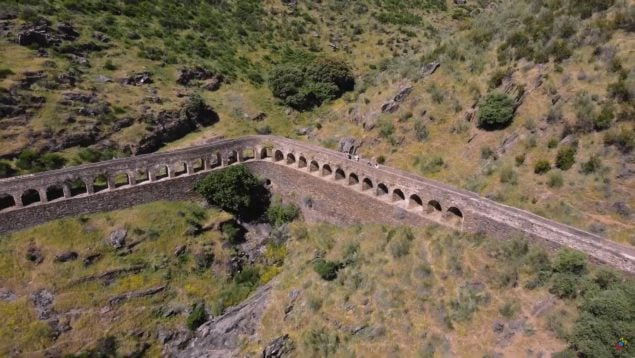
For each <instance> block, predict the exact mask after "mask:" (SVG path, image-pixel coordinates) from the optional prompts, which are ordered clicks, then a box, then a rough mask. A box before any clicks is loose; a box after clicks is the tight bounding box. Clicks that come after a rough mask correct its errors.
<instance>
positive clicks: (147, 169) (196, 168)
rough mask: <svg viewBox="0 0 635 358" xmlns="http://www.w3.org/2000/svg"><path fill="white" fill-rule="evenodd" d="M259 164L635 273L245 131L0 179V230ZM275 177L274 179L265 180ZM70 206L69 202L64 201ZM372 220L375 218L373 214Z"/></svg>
mask: <svg viewBox="0 0 635 358" xmlns="http://www.w3.org/2000/svg"><path fill="white" fill-rule="evenodd" d="M248 161H262V162H266V163H272V164H274V165H282V166H284V167H286V168H289V169H290V170H298V171H304V172H306V173H308V174H311V175H313V176H314V177H316V178H320V179H323V180H327V181H329V182H331V184H333V185H343V186H345V187H348V188H350V189H351V190H355V191H358V192H361V193H364V194H368V197H369V199H371V198H372V199H371V200H381V201H382V202H384V203H385V204H386V205H393V206H395V207H396V208H399V209H401V210H404V211H407V212H410V213H415V214H417V215H420V216H421V218H422V223H431V222H432V223H438V224H441V225H444V226H448V227H451V228H454V229H457V230H460V231H468V232H484V233H486V234H489V235H492V236H495V237H499V238H506V237H508V236H510V235H513V234H521V235H525V236H528V237H533V238H539V239H543V240H546V241H547V242H549V243H552V244H555V245H557V246H568V247H571V248H574V249H577V250H581V251H583V252H585V253H587V254H588V255H589V256H591V257H592V258H594V259H596V260H598V261H601V262H605V263H607V264H609V265H612V266H614V267H616V268H618V269H620V270H622V271H625V272H629V273H631V274H635V249H633V248H632V247H628V246H624V245H620V244H618V243H615V242H612V241H609V240H606V239H603V238H601V237H599V236H596V235H593V234H591V233H588V232H585V231H582V230H579V229H576V228H573V227H570V226H567V225H564V224H560V223H557V222H554V221H551V220H547V219H545V218H543V217H540V216H537V215H535V214H532V213H530V212H527V211H524V210H520V209H517V208H513V207H510V206H507V205H504V204H500V203H497V202H494V201H491V200H489V199H486V198H483V197H480V196H479V195H477V194H475V193H472V192H468V191H465V190H461V189H457V188H453V187H451V186H449V185H445V184H442V183H439V182H436V181H432V180H429V179H425V178H422V177H419V176H416V175H413V174H410V173H406V172H404V171H401V170H398V169H394V168H389V167H386V166H380V167H379V168H375V167H371V166H369V165H368V164H367V162H357V161H354V160H349V159H347V158H346V155H345V154H343V153H340V152H336V151H333V150H329V149H325V148H321V147H317V146H314V145H310V144H305V143H300V142H297V141H294V140H290V139H286V138H281V137H275V136H245V137H241V138H237V139H228V140H220V141H216V142H212V143H209V144H205V145H200V146H195V147H191V148H186V149H180V150H175V151H172V152H160V153H153V154H147V155H140V156H136V157H129V158H122V159H114V160H109V161H105V162H100V163H95V164H87V165H81V166H77V167H70V168H64V169H60V170H53V171H48V172H43V173H38V174H31V175H24V176H20V177H13V178H7V179H1V180H0V233H2V232H9V231H13V230H16V229H19V227H14V226H15V225H14V224H12V223H11V222H10V221H9V219H8V217H9V216H10V215H12V213H16V212H19V211H24V210H28V209H32V208H34V207H42V210H48V208H52V207H54V206H55V205H57V204H58V203H65V204H67V205H68V204H69V203H72V201H73V200H74V199H77V198H86V197H93V196H95V198H97V196H98V195H100V194H101V193H109V192H113V191H120V190H122V191H124V190H127V189H128V190H131V189H132V188H137V189H138V188H139V186H141V185H153V184H154V183H163V182H164V181H169V180H173V179H177V178H182V177H188V176H193V175H199V174H201V173H205V172H207V171H210V170H215V169H217V168H222V167H224V166H226V165H231V164H234V163H241V162H248ZM272 179H273V180H275V178H272ZM71 205H72V204H71ZM378 219H379V220H380V219H381V218H378Z"/></svg>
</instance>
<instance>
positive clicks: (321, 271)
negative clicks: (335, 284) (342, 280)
mask: <svg viewBox="0 0 635 358" xmlns="http://www.w3.org/2000/svg"><path fill="white" fill-rule="evenodd" d="M340 267H341V265H340V263H339V262H334V261H326V260H324V259H317V260H315V262H314V263H313V270H314V271H315V272H317V274H318V275H320V277H322V279H324V280H326V281H332V280H334V279H335V278H336V277H337V271H338V270H339V269H340Z"/></svg>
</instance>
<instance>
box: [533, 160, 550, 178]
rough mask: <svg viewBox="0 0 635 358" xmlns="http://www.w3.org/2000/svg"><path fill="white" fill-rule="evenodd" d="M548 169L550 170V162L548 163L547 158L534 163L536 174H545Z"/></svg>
mask: <svg viewBox="0 0 635 358" xmlns="http://www.w3.org/2000/svg"><path fill="white" fill-rule="evenodd" d="M549 170H551V164H549V161H548V160H545V159H540V160H539V161H537V162H536V164H535V165H534V173H536V174H545V173H546V172H548V171H549Z"/></svg>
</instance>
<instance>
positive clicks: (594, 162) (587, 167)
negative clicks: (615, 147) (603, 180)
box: [580, 154, 602, 175]
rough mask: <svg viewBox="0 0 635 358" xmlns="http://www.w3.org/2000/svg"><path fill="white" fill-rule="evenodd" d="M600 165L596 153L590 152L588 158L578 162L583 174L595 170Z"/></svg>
mask: <svg viewBox="0 0 635 358" xmlns="http://www.w3.org/2000/svg"><path fill="white" fill-rule="evenodd" d="M601 167H602V161H601V160H600V157H599V156H598V155H597V154H592V155H591V156H590V157H589V160H588V161H586V162H584V163H582V164H580V168H581V171H582V173H583V174H585V175H588V174H591V173H595V172H597V171H598V170H599V169H600V168H601Z"/></svg>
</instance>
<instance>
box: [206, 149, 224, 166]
mask: <svg viewBox="0 0 635 358" xmlns="http://www.w3.org/2000/svg"><path fill="white" fill-rule="evenodd" d="M221 165H223V160H222V158H221V154H220V152H218V151H217V152H214V153H212V155H211V156H210V158H209V168H210V169H214V168H218V167H220V166H221Z"/></svg>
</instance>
